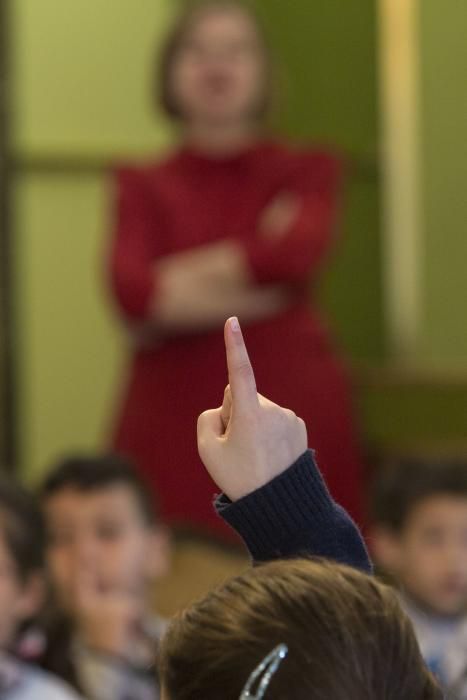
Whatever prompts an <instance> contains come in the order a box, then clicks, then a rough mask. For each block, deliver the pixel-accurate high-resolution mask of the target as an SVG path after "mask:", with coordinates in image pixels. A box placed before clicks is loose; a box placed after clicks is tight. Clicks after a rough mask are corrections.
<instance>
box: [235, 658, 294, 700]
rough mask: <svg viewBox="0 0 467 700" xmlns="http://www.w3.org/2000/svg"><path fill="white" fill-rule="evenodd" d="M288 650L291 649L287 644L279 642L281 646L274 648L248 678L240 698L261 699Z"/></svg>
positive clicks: (242, 699)
mask: <svg viewBox="0 0 467 700" xmlns="http://www.w3.org/2000/svg"><path fill="white" fill-rule="evenodd" d="M288 651H289V649H288V647H287V645H286V644H279V646H277V647H276V648H275V649H273V650H272V651H271V653H270V654H268V655H267V656H266V658H265V659H263V661H261V663H260V664H259V665H258V666H257V667H256V668H255V670H254V671H253V673H252V674H251V676H250V677H249V678H248V681H247V683H246V685H245V687H244V688H243V691H242V694H241V695H240V698H239V700H247V699H248V700H261V699H262V698H263V697H264V695H265V693H266V690H267V689H268V686H269V684H270V682H271V680H272V678H273V676H274V674H275V673H276V671H277V669H278V668H279V666H280V665H281V663H282V661H283V660H284V659H285V657H286V656H287V653H288ZM261 676H262V678H261ZM257 681H258V688H257V690H256V693H253V692H252V688H253V686H254V685H255V683H256V682H257Z"/></svg>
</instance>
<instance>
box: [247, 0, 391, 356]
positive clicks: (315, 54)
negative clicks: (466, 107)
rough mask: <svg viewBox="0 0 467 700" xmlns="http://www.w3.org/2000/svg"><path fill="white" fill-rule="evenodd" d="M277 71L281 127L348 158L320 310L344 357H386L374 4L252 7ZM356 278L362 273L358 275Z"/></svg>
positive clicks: (266, 2) (316, 1)
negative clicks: (338, 229)
mask: <svg viewBox="0 0 467 700" xmlns="http://www.w3.org/2000/svg"><path fill="white" fill-rule="evenodd" d="M256 5H257V6H258V8H259V10H260V12H261V14H262V17H263V18H264V22H265V25H266V27H267V29H268V30H269V32H270V36H271V39H272V43H273V46H274V47H275V48H276V49H277V54H278V62H279V65H280V66H282V67H283V90H284V97H283V99H282V110H281V113H280V115H279V119H278V126H279V128H280V129H281V130H282V131H283V132H284V133H286V134H287V135H288V136H290V137H292V138H294V139H296V140H302V141H311V142H313V141H317V142H322V143H329V144H332V145H334V146H337V148H339V149H341V150H342V151H343V153H344V154H345V155H346V156H347V157H348V173H347V183H346V192H345V210H344V217H343V237H342V240H341V241H340V243H339V246H338V247H337V250H336V252H335V254H334V257H333V259H332V263H331V266H330V268H329V269H328V270H326V273H325V276H324V280H323V283H324V284H323V305H324V307H325V308H326V309H327V310H328V313H329V316H330V317H331V319H332V321H333V325H334V328H335V330H336V332H337V334H338V336H339V338H340V340H341V342H342V343H343V345H344V347H345V348H346V349H347V351H348V352H349V353H350V354H351V355H352V356H353V357H354V358H355V359H358V360H369V361H372V362H374V361H378V360H379V359H381V358H382V357H383V355H384V345H385V339H384V329H383V301H382V288H381V239H380V220H379V216H380V213H379V171H378V170H379V169H378V162H377V153H378V113H377V102H378V98H377V84H376V70H377V65H376V40H377V27H376V3H375V1H374V0H360V1H359V3H358V12H356V11H355V4H354V3H343V2H341V0H313V2H310V0H293V1H292V2H288V3H287V5H286V7H285V6H284V3H283V2H282V1H281V0H257V2H256ZM357 271H358V272H357Z"/></svg>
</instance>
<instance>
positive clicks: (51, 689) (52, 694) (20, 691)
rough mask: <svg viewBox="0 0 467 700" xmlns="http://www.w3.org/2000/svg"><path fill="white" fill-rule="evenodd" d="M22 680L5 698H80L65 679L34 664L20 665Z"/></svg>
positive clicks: (6, 699) (74, 699)
mask: <svg viewBox="0 0 467 700" xmlns="http://www.w3.org/2000/svg"><path fill="white" fill-rule="evenodd" d="M18 670H19V672H20V680H19V682H18V683H16V684H15V685H14V686H13V687H12V688H11V691H10V692H9V693H8V694H7V695H6V698H5V700H38V698H47V700H79V696H78V695H77V694H76V693H75V691H74V690H72V689H71V688H70V687H69V686H67V685H66V684H65V683H64V682H63V681H61V680H60V679H59V678H56V677H55V676H53V675H51V674H50V673H46V672H45V671H41V670H40V669H37V668H35V667H32V666H26V665H21V666H18Z"/></svg>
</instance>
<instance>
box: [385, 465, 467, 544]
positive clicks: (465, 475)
mask: <svg viewBox="0 0 467 700" xmlns="http://www.w3.org/2000/svg"><path fill="white" fill-rule="evenodd" d="M436 496H452V497H454V498H465V499H466V502H467V459H460V458H456V459H452V458H449V459H442V458H440V459H424V458H423V457H419V458H417V457H413V458H412V457H408V458H405V459H398V460H397V461H396V462H395V463H394V464H392V465H391V464H390V465H388V466H387V467H386V468H385V469H384V470H383V471H382V473H381V474H380V475H379V477H378V478H377V479H376V481H375V484H374V488H373V497H372V516H373V522H375V523H378V524H380V525H385V526H386V527H388V528H389V529H391V530H392V531H393V532H401V531H402V530H403V528H404V526H405V524H406V522H407V520H408V518H409V517H410V514H411V513H412V511H413V509H414V508H415V507H416V506H417V505H418V504H419V503H421V502H422V501H425V500H428V499H430V498H433V497H436Z"/></svg>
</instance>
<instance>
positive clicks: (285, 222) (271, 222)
mask: <svg viewBox="0 0 467 700" xmlns="http://www.w3.org/2000/svg"><path fill="white" fill-rule="evenodd" d="M299 209H300V198H299V197H298V195H296V194H294V193H293V192H282V193H281V194H279V195H277V197H275V199H273V200H272V202H270V204H268V206H267V207H266V208H265V209H264V210H263V213H262V214H261V218H260V222H259V235H260V236H261V238H263V239H266V240H271V241H273V240H277V239H280V238H283V237H284V236H285V235H286V234H287V232H288V231H289V230H290V227H291V226H292V225H293V223H294V222H295V221H296V219H297V217H298V213H299Z"/></svg>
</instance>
